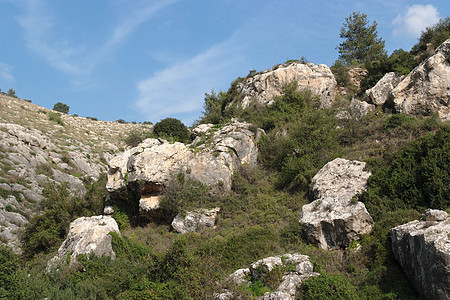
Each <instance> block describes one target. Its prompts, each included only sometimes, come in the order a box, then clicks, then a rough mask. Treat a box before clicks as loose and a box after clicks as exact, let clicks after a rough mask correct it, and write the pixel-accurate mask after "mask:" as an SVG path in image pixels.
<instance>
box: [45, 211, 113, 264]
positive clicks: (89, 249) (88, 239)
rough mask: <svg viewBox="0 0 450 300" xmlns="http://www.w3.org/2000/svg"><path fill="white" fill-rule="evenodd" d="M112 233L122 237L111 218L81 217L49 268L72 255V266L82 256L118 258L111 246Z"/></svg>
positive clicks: (76, 221)
mask: <svg viewBox="0 0 450 300" xmlns="http://www.w3.org/2000/svg"><path fill="white" fill-rule="evenodd" d="M110 232H115V233H117V234H119V235H120V231H119V227H118V226H117V223H116V221H115V220H114V219H113V218H112V217H109V216H93V217H81V218H78V219H76V220H75V221H73V222H72V223H70V229H69V233H68V234H67V238H66V239H65V241H64V242H63V243H62V245H61V247H59V249H58V253H57V254H56V256H55V257H53V258H52V259H51V260H50V261H49V263H48V266H49V268H51V267H53V266H55V265H57V264H58V263H59V262H61V261H65V260H66V259H67V256H68V255H70V264H72V263H74V262H75V261H76V258H77V256H78V255H80V254H86V255H90V254H92V253H93V254H95V255H96V256H102V255H106V256H110V257H111V258H112V259H114V258H115V257H116V254H115V253H114V251H113V249H112V246H111V239H112V237H111V235H109V233H110Z"/></svg>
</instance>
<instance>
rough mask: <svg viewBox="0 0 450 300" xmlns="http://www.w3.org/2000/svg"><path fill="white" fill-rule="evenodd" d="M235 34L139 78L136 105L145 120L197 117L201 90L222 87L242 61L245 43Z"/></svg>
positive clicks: (189, 120)
mask: <svg viewBox="0 0 450 300" xmlns="http://www.w3.org/2000/svg"><path fill="white" fill-rule="evenodd" d="M238 36H239V34H238V33H236V34H234V35H232V36H231V37H230V38H228V39H227V40H225V41H223V42H221V43H218V44H216V45H213V46H212V47H210V48H209V49H207V50H206V51H204V52H202V53H200V54H198V55H196V56H194V57H192V58H190V59H187V60H185V61H183V62H179V63H175V64H174V65H172V66H170V67H168V68H166V69H163V70H161V71H158V72H156V73H155V74H154V75H153V76H151V77H149V78H146V79H143V80H141V81H139V82H138V84H137V88H138V94H139V95H138V99H137V101H136V105H137V108H138V109H139V110H140V111H141V112H142V113H143V114H144V115H145V116H146V118H147V119H148V120H153V121H156V120H159V119H161V118H163V117H167V116H180V118H181V119H182V121H183V122H185V123H190V122H192V121H193V119H192V118H193V117H194V114H195V117H198V112H199V111H200V110H201V108H202V104H203V98H204V93H205V92H207V91H208V89H211V88H213V87H217V86H221V85H222V84H223V83H224V82H226V78H227V77H228V76H229V75H230V73H232V72H233V70H234V71H236V70H237V69H239V68H238V66H239V65H240V64H242V63H243V60H244V58H243V56H242V55H241V54H240V53H241V50H242V48H243V47H245V45H244V44H243V43H241V38H240V37H238ZM205 89H206V90H205Z"/></svg>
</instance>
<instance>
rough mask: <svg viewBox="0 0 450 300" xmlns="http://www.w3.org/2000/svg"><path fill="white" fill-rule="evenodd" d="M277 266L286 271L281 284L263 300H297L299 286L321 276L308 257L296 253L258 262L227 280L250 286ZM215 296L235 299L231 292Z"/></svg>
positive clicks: (240, 270)
mask: <svg viewBox="0 0 450 300" xmlns="http://www.w3.org/2000/svg"><path fill="white" fill-rule="evenodd" d="M275 266H279V267H281V268H282V269H283V268H284V269H285V272H284V274H283V277H282V281H281V284H280V285H279V286H278V287H277V288H276V289H275V291H274V292H272V293H269V292H267V293H266V294H265V295H264V296H263V297H262V299H265V300H266V299H267V300H270V299H280V300H281V299H283V300H291V299H292V300H293V299H295V292H296V289H297V286H299V285H300V284H301V283H302V282H303V281H305V280H306V279H307V278H309V277H312V276H318V275H320V274H319V273H316V272H313V265H312V263H311V262H310V261H309V257H308V256H306V255H302V254H299V253H294V254H284V255H277V256H271V257H266V258H263V259H261V260H258V261H257V262H254V263H252V264H251V265H250V267H249V268H246V269H239V270H236V271H235V272H234V273H233V274H231V275H230V276H228V278H227V280H228V282H232V283H233V284H236V285H249V284H250V283H251V282H253V281H257V280H259V279H260V276H261V274H260V272H270V271H272V270H273V268H274V267H275ZM293 270H295V271H293ZM249 280H250V281H249ZM214 296H215V299H234V298H233V297H234V295H233V294H232V293H230V292H229V291H224V292H223V293H220V294H215V295H214Z"/></svg>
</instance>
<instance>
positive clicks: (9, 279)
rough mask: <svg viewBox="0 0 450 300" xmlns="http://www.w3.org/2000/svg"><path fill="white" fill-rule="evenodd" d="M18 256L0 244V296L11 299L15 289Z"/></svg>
mask: <svg viewBox="0 0 450 300" xmlns="http://www.w3.org/2000/svg"><path fill="white" fill-rule="evenodd" d="M19 267H20V265H19V258H18V255H16V254H14V253H13V252H12V250H11V249H10V248H8V247H6V246H4V245H0V298H1V299H11V298H13V297H14V295H15V293H16V289H17V277H16V272H17V271H18V270H19Z"/></svg>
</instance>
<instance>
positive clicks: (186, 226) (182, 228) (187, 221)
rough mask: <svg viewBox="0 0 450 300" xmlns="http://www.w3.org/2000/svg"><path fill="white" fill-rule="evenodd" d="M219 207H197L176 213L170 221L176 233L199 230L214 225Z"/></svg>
mask: <svg viewBox="0 0 450 300" xmlns="http://www.w3.org/2000/svg"><path fill="white" fill-rule="evenodd" d="M219 211H220V208H219V207H216V208H214V209H209V210H208V209H198V210H196V211H194V212H191V211H187V212H186V213H185V214H178V215H176V216H175V218H174V219H173V221H172V227H173V229H175V231H176V232H178V233H188V232H194V231H201V230H203V229H206V228H212V227H214V224H215V223H216V218H217V213H218V212H219Z"/></svg>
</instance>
